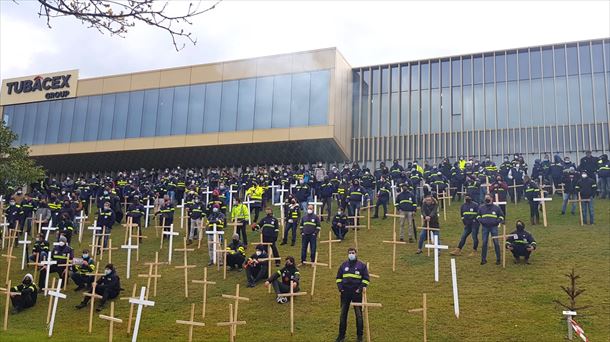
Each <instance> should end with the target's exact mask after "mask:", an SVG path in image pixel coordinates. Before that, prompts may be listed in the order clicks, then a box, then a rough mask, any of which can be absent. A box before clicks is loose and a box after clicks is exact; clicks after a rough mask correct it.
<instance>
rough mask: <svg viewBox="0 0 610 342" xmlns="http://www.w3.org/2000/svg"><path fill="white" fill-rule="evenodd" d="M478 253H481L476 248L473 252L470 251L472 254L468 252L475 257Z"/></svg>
mask: <svg viewBox="0 0 610 342" xmlns="http://www.w3.org/2000/svg"><path fill="white" fill-rule="evenodd" d="M477 254H479V253H478V252H477V250H476V249H475V250H473V251H472V252H470V254H468V256H469V257H473V256H476V255H477Z"/></svg>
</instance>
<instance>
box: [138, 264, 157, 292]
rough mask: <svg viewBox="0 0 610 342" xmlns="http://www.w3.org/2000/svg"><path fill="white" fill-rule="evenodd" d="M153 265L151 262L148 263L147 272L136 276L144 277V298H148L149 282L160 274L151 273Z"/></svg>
mask: <svg viewBox="0 0 610 342" xmlns="http://www.w3.org/2000/svg"><path fill="white" fill-rule="evenodd" d="M153 270H154V265H153V263H149V264H148V273H147V274H138V278H146V299H148V295H149V294H150V287H151V286H150V285H151V284H150V283H151V282H152V280H153V279H155V278H160V277H161V276H160V275H158V274H153Z"/></svg>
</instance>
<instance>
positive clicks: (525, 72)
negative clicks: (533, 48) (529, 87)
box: [519, 50, 530, 80]
mask: <svg viewBox="0 0 610 342" xmlns="http://www.w3.org/2000/svg"><path fill="white" fill-rule="evenodd" d="M529 77H530V61H529V55H528V54H527V50H519V79H520V80H527V79H529Z"/></svg>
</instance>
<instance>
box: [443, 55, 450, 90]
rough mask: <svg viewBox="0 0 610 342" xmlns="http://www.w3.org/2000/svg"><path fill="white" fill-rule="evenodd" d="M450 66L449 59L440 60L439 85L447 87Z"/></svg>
mask: <svg viewBox="0 0 610 342" xmlns="http://www.w3.org/2000/svg"><path fill="white" fill-rule="evenodd" d="M450 69H451V67H450V64H449V60H448V59H445V60H442V61H441V86H443V87H448V86H449V82H451V77H450V76H449V73H450V72H451V70H450Z"/></svg>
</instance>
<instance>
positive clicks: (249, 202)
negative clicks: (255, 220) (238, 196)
mask: <svg viewBox="0 0 610 342" xmlns="http://www.w3.org/2000/svg"><path fill="white" fill-rule="evenodd" d="M243 204H245V205H247V206H248V213H251V212H252V209H250V204H254V201H253V200H251V199H250V197H248V200H247V201H244V202H243ZM248 224H252V215H248Z"/></svg>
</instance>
